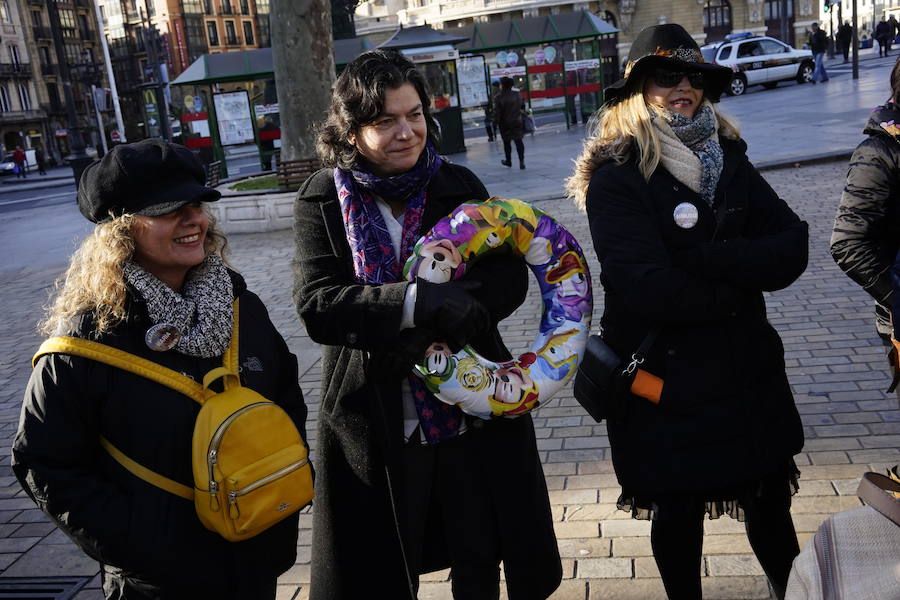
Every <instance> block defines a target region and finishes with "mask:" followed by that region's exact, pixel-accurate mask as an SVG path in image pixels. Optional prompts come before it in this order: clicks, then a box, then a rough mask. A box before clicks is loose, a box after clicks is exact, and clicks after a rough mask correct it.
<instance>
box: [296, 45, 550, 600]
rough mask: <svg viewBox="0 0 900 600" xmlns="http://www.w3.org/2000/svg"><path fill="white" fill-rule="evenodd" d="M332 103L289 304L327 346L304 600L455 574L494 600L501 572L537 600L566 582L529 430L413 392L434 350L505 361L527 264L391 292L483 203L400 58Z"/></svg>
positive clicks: (463, 589) (348, 80)
mask: <svg viewBox="0 0 900 600" xmlns="http://www.w3.org/2000/svg"><path fill="white" fill-rule="evenodd" d="M333 89H334V91H333V94H332V101H331V102H332V103H331V109H330V111H329V115H328V117H327V120H326V122H325V124H324V126H323V127H322V129H321V131H320V133H319V138H318V152H319V156H320V158H321V159H322V161H323V164H325V165H327V167H326V168H324V169H322V170H320V171H318V172H317V173H315V174H313V175H312V176H311V177H310V178H309V179H308V180H307V181H306V182H305V183H304V184H303V186H302V187H301V188H300V191H299V193H298V196H297V199H296V203H295V221H294V230H295V235H296V237H295V244H296V256H295V261H294V301H295V303H296V306H297V312H298V313H299V315H300V317H301V318H302V320H303V322H304V323H305V325H306V329H307V331H308V333H309V336H310V337H311V338H312V339H313V340H314V341H316V342H318V343H320V344H321V345H322V399H321V408H320V412H319V419H318V423H319V431H318V437H317V444H318V446H317V449H316V452H317V464H316V468H317V473H318V478H317V480H316V503H315V510H314V511H313V539H312V564H311V573H312V581H311V587H310V598H311V599H312V600H322V599H353V600H356V599H357V598H367V597H371V596H372V595H373V594H374V595H377V596H378V597H380V598H391V599H402V598H412V597H415V595H416V593H417V590H418V581H419V575H420V574H422V573H427V572H429V571H434V570H438V569H443V568H446V567H448V566H449V567H450V573H451V579H452V582H451V586H452V593H453V597H454V598H459V599H467V600H468V599H471V600H480V599H494V600H496V599H497V598H499V593H500V591H499V585H500V580H499V564H500V562H501V561H502V562H503V566H504V572H505V577H506V589H507V591H508V595H509V597H510V598H511V599H513V600H517V599H543V598H547V597H549V596H550V594H551V593H552V592H553V590H554V589H556V587H557V586H558V585H559V582H560V579H561V575H562V570H561V563H560V558H559V550H558V547H557V544H556V541H555V536H554V531H553V523H552V519H551V513H550V503H549V498H548V494H547V486H546V483H545V481H544V476H543V472H542V468H541V464H540V460H539V457H538V452H537V447H536V442H535V434H534V426H533V423H532V419H531V417H530V416H529V415H524V416H522V417H519V418H516V419H496V420H492V421H482V420H479V419H475V418H470V417H467V416H466V415H464V414H463V413H462V412H461V411H460V410H459V409H458V408H457V407H455V406H451V405H448V404H443V403H442V402H441V401H440V400H438V399H437V398H435V397H434V396H432V395H431V394H430V393H427V392H426V390H424V389H423V387H422V382H421V380H419V379H415V378H413V377H412V376H411V369H412V366H413V365H414V364H415V363H417V362H419V361H420V360H421V359H422V357H423V356H425V351H426V349H427V348H428V347H429V346H430V345H431V344H432V342H446V343H447V344H448V346H449V347H450V348H451V349H458V348H459V347H462V346H463V345H465V344H471V345H472V347H473V348H474V349H475V350H476V351H477V352H478V353H480V354H481V355H482V356H484V357H486V358H488V359H489V360H493V361H502V360H509V359H510V358H511V356H510V353H509V351H508V350H507V348H506V347H505V346H504V345H503V341H502V339H501V338H500V334H499V332H498V330H497V323H498V322H499V321H500V320H501V319H503V318H505V317H506V316H507V315H509V314H510V313H512V312H513V311H514V310H515V308H516V307H517V306H518V305H519V304H520V303H521V302H522V301H523V299H524V297H525V295H526V291H527V286H528V281H527V279H528V278H527V274H526V270H525V264H524V261H522V260H521V259H518V258H514V257H511V256H506V255H502V256H491V255H486V256H484V257H482V259H481V260H479V261H478V262H477V263H475V264H474V265H473V266H472V268H471V269H467V271H466V275H465V276H464V277H463V278H461V279H454V280H452V281H447V282H446V283H441V284H435V283H429V282H427V281H424V280H421V279H419V280H417V281H416V282H414V283H410V282H407V281H403V280H402V277H401V270H402V266H403V264H404V263H405V262H406V259H407V257H408V256H409V255H410V253H411V251H412V248H413V245H414V244H415V242H416V240H418V239H419V238H420V236H422V235H424V234H425V233H426V232H428V230H429V229H431V228H432V227H433V226H434V225H435V223H436V222H437V221H438V219H440V218H441V217H443V216H445V215H448V214H449V213H450V212H451V211H452V210H453V209H454V208H456V207H457V206H458V205H460V204H463V203H469V202H481V201H484V200H486V199H487V198H488V193H487V191H486V190H485V188H484V186H483V185H482V183H481V182H480V181H479V180H478V179H477V178H476V177H475V175H473V174H472V172H471V171H469V170H468V169H466V168H465V167H461V166H457V165H454V164H451V163H450V162H448V161H447V160H446V159H444V158H442V157H441V156H440V155H438V154H437V151H436V150H435V147H436V140H437V126H436V123H435V121H434V120H433V118H432V116H431V112H430V107H429V99H428V98H429V96H428V93H427V91H426V88H425V80H424V78H423V76H422V75H421V74H420V73H419V72H418V71H417V70H416V68H415V66H414V65H413V64H412V63H411V62H410V61H409V60H408V59H406V58H405V57H403V56H402V55H401V54H399V53H397V52H391V51H383V50H375V51H371V52H367V53H365V54H362V55H361V56H359V57H358V58H356V59H355V60H354V61H353V62H351V63H350V64H349V65H348V66H347V68H346V69H345V70H344V71H343V72H342V73H341V75H340V76H339V77H338V79H337V82H336V83H335V86H334V88H333ZM438 254H440V253H437V254H435V257H434V258H435V261H436V262H440V263H445V264H444V265H439V266H446V267H447V268H448V269H450V268H453V264H454V263H453V258H452V257H451V256H438Z"/></svg>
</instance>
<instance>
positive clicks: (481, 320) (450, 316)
mask: <svg viewBox="0 0 900 600" xmlns="http://www.w3.org/2000/svg"><path fill="white" fill-rule="evenodd" d="M480 287H481V282H479V281H464V280H458V279H457V280H453V281H448V282H446V283H431V282H430V281H425V280H424V279H416V306H415V312H414V314H413V319H414V321H415V323H416V326H419V327H425V328H427V329H430V330H432V331H433V332H434V333H435V335H436V338H435V340H434V341H443V342H446V343H447V345H448V346H450V350H452V351H453V352H457V351H459V349H460V348H462V347H463V346H465V345H466V344H467V343H468V341H469V340H470V339H471V338H472V337H474V336H476V335H478V334H479V333H483V332H485V331H487V330H488V329H489V328H490V326H491V316H490V314H489V313H488V310H487V308H485V306H484V305H483V304H482V303H481V302H479V301H478V300H476V299H475V297H474V296H473V295H472V292H474V291H476V290H478V289H479V288H480Z"/></svg>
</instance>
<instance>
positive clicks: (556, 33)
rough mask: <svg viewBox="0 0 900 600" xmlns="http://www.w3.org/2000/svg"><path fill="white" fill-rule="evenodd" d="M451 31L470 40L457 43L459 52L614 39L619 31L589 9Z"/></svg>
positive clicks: (480, 24) (482, 24)
mask: <svg viewBox="0 0 900 600" xmlns="http://www.w3.org/2000/svg"><path fill="white" fill-rule="evenodd" d="M451 31H453V32H454V33H455V34H458V35H461V36H464V37H466V38H468V40H467V41H465V42H462V43H459V44H456V49H457V50H459V51H460V52H478V51H482V50H493V49H497V48H501V49H502V48H509V47H510V46H513V47H516V46H533V45H537V44H548V43H551V42H560V41H564V40H576V39H579V38H589V37H603V36H610V35H614V34H616V33H618V32H619V30H618V29H616V28H615V27H614V26H612V25H610V24H609V23H607V22H606V21H604V20H603V19H601V18H600V17H598V16H597V15H595V14H593V13H591V12H589V11H586V10H583V11H578V12H571V13H563V14H559V15H547V16H544V17H525V18H522V19H511V20H509V21H499V22H496V23H476V24H475V25H469V26H468V27H459V28H453V29H452V30H451Z"/></svg>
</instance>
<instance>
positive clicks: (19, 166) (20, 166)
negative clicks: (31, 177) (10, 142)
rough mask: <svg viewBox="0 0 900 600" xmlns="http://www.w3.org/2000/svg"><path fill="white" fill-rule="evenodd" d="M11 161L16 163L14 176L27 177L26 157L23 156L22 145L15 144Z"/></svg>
mask: <svg viewBox="0 0 900 600" xmlns="http://www.w3.org/2000/svg"><path fill="white" fill-rule="evenodd" d="M12 159H13V162H14V163H15V165H16V178H17V179H18V178H20V177H21V178H22V179H27V178H28V177H27V175H26V172H27V171H28V159H27V158H26V156H25V151H24V150H22V146H16V150H15V152H13V155H12Z"/></svg>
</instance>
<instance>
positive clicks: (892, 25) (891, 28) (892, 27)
mask: <svg viewBox="0 0 900 600" xmlns="http://www.w3.org/2000/svg"><path fill="white" fill-rule="evenodd" d="M887 24H888V41H887V49H888V51H890V50H891V46H892V45H893V44H894V40H895V39H896V38H897V34H898V33H900V23H898V22H897V17H895V16H894V15H893V14H891V16H890V18H889V19H888V20H887Z"/></svg>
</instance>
